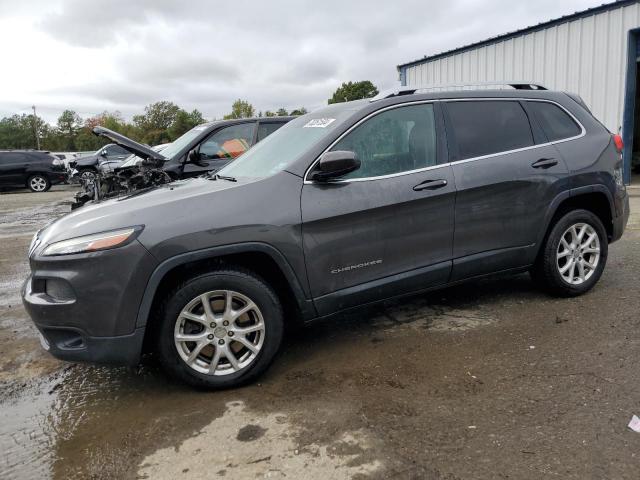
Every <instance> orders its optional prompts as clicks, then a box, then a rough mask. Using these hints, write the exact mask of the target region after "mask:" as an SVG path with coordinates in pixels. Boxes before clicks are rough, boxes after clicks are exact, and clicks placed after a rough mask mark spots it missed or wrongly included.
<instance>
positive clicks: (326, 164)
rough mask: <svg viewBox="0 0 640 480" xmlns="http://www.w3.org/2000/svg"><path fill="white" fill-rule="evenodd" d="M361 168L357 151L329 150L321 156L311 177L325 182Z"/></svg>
mask: <svg viewBox="0 0 640 480" xmlns="http://www.w3.org/2000/svg"><path fill="white" fill-rule="evenodd" d="M359 168H360V159H359V158H358V156H357V155H356V153H355V152H351V151H348V150H336V151H335V152H327V153H325V154H323V155H322V156H321V157H320V161H319V162H318V165H317V166H316V169H315V171H314V172H313V176H312V177H311V178H312V180H315V181H317V182H325V181H327V180H331V179H332V178H337V177H341V176H342V175H346V174H347V173H351V172H353V171H354V170H357V169H359Z"/></svg>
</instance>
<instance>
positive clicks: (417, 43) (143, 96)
mask: <svg viewBox="0 0 640 480" xmlns="http://www.w3.org/2000/svg"><path fill="white" fill-rule="evenodd" d="M600 3H602V0H563V1H561V2H560V1H558V0H536V1H535V2H530V1H527V2H525V1H513V0H485V1H476V0H445V1H437V2H436V1H425V0H416V1H413V0H392V1H374V0H368V1H366V0H362V1H361V0H339V1H338V0H323V1H317V0H316V1H310V0H309V1H307V0H298V1H296V0H291V1H280V0H269V1H259V0H255V1H243V0H233V1H223V0H219V1H206V0H191V1H186V0H182V1H179V0H137V1H136V0H103V1H100V2H97V1H93V0H46V1H40V0H0V52H1V55H0V61H1V62H2V67H1V68H0V72H2V73H1V74H0V116H5V115H10V114H13V113H30V111H31V110H30V107H31V105H33V104H35V105H36V106H37V108H38V114H39V115H41V116H43V117H44V118H45V119H46V120H48V121H50V122H55V119H56V118H57V116H58V115H59V114H60V113H61V111H62V110H64V109H66V108H70V109H73V110H76V111H77V112H78V113H80V114H81V115H82V116H83V117H87V116H91V115H94V114H97V113H100V112H102V111H104V110H110V111H113V110H118V111H120V112H121V113H122V114H123V116H124V117H125V118H130V116H131V115H132V114H134V113H138V112H140V111H142V109H143V107H144V106H145V105H147V104H149V103H151V102H155V101H158V100H170V101H172V102H175V103H177V104H178V105H180V106H181V107H183V108H186V109H188V110H191V109H193V108H197V109H198V110H200V111H201V112H203V114H204V115H205V117H207V118H216V117H217V118H220V117H222V115H224V114H225V113H228V112H229V110H230V106H231V103H232V102H233V100H235V99H236V98H243V99H247V100H248V101H249V102H251V103H252V104H253V105H254V106H255V107H256V109H257V110H263V111H264V110H276V109H278V108H279V107H285V108H287V109H293V108H296V107H300V106H305V107H307V109H309V110H312V109H314V108H318V107H320V106H322V105H325V104H326V100H327V98H329V97H330V96H331V94H332V92H333V91H334V90H335V89H336V88H337V87H338V86H339V85H340V84H341V83H342V82H343V81H347V80H354V81H355V80H365V79H367V80H371V81H373V82H374V84H375V85H376V86H378V88H380V89H384V88H390V87H393V86H396V85H398V84H399V82H398V73H397V71H396V65H397V64H399V63H404V62H407V61H411V60H415V59H417V58H420V57H422V56H424V55H430V54H434V53H438V52H441V51H443V50H448V49H451V48H455V47H458V46H461V45H465V44H468V43H472V42H475V41H479V40H483V39H485V38H487V37H490V36H495V35H499V34H502V33H505V32H508V31H513V30H516V29H519V28H522V27H526V26H529V25H532V24H536V23H539V22H542V21H546V20H550V19H553V18H557V17H559V16H561V15H566V14H569V13H573V12H574V11H576V10H583V9H585V8H589V7H593V6H595V5H598V4H600Z"/></svg>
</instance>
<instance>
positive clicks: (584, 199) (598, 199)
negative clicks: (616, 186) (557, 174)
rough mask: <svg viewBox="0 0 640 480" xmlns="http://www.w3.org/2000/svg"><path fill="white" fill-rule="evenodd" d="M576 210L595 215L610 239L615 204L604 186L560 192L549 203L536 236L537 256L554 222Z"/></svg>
mask: <svg viewBox="0 0 640 480" xmlns="http://www.w3.org/2000/svg"><path fill="white" fill-rule="evenodd" d="M577 209H582V210H588V211H590V212H592V213H593V214H595V215H596V216H597V217H598V218H599V219H600V221H601V222H602V224H603V225H604V228H605V230H606V232H607V236H608V238H609V239H611V238H612V236H613V234H614V232H613V219H614V218H615V204H614V202H613V196H612V195H611V192H610V191H609V189H608V188H607V187H606V186H604V185H588V186H584V187H579V188H573V189H571V190H567V191H565V192H562V193H561V194H559V195H558V196H556V198H554V199H553V202H551V205H550V206H549V208H548V210H547V214H546V216H545V222H544V228H543V229H542V231H541V233H540V234H539V236H538V241H537V245H538V248H537V253H538V254H539V253H540V251H541V250H542V248H543V246H544V242H545V240H546V238H547V235H549V232H550V231H551V229H552V228H553V225H554V224H555V222H556V221H557V220H558V219H559V218H560V217H562V216H563V215H565V214H566V213H567V212H569V211H571V210H577Z"/></svg>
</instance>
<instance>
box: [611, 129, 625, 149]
mask: <svg viewBox="0 0 640 480" xmlns="http://www.w3.org/2000/svg"><path fill="white" fill-rule="evenodd" d="M612 137H613V143H614V144H615V146H616V150H618V153H622V149H623V148H624V142H623V141H622V137H621V136H620V135H618V134H617V133H616V134H614V135H612Z"/></svg>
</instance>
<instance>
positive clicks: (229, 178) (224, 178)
mask: <svg viewBox="0 0 640 480" xmlns="http://www.w3.org/2000/svg"><path fill="white" fill-rule="evenodd" d="M212 178H213V179H214V180H217V179H220V180H227V181H229V182H237V181H238V180H236V179H235V178H234V177H228V176H226V175H218V174H217V173H216V174H215V175H213V177H212Z"/></svg>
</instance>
